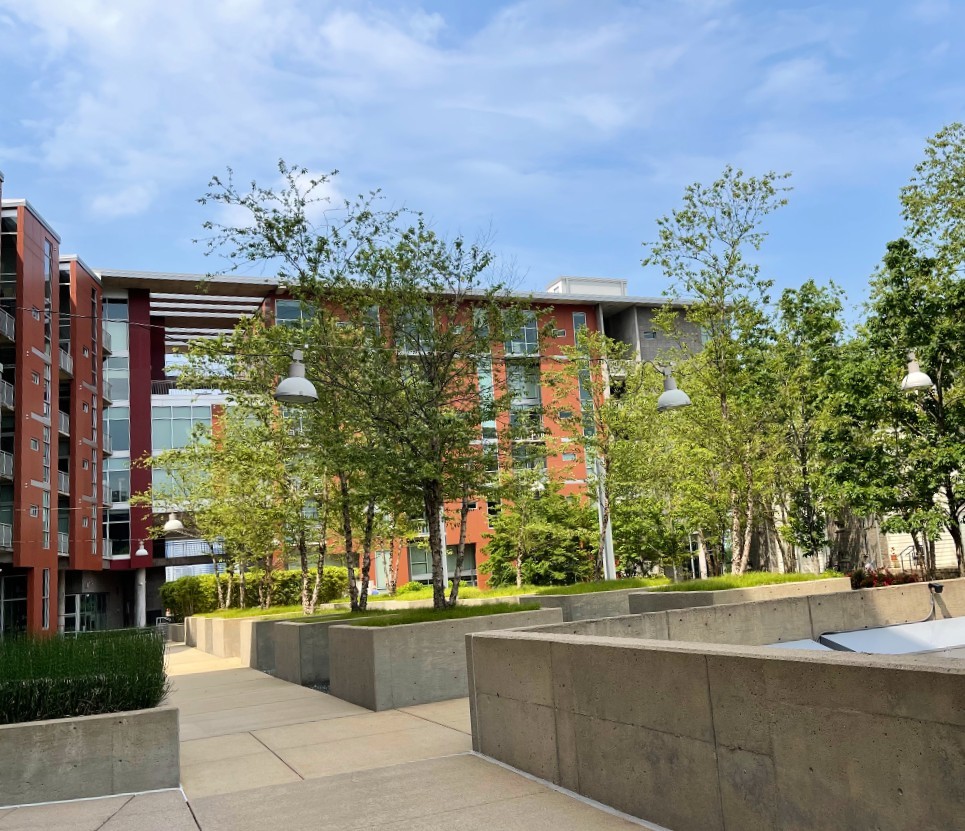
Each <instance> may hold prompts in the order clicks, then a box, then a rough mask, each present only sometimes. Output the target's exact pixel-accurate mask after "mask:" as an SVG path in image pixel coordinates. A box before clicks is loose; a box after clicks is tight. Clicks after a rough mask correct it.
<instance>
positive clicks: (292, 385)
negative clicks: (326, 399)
mask: <svg viewBox="0 0 965 831" xmlns="http://www.w3.org/2000/svg"><path fill="white" fill-rule="evenodd" d="M304 358H305V356H304V354H303V353H302V350H301V349H296V350H295V351H294V352H292V362H291V365H290V366H289V367H288V377H287V378H285V379H283V380H282V381H280V382H279V384H278V386H277V387H275V401H278V402H279V403H281V404H314V403H315V402H316V401H318V393H317V392H316V391H315V385H314V384H313V383H312V382H311V381H309V380H308V379H307V378H306V377H305V364H304Z"/></svg>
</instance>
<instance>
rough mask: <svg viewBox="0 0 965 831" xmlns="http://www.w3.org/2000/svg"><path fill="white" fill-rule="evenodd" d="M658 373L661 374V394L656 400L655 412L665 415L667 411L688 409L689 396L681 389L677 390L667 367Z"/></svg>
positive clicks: (674, 380)
mask: <svg viewBox="0 0 965 831" xmlns="http://www.w3.org/2000/svg"><path fill="white" fill-rule="evenodd" d="M658 369H659V367H658ZM660 371H661V372H662V373H663V392H662V393H661V394H660V397H659V398H658V399H657V412H658V413H665V412H667V410H679V409H680V408H681V407H689V406H690V404H691V401H690V396H689V395H687V393H685V392H684V391H683V390H682V389H678V388H677V380H676V379H675V378H674V377H673V375H672V374H671V372H670V369H669V367H668V368H666V369H661V370H660Z"/></svg>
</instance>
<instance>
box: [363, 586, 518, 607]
mask: <svg viewBox="0 0 965 831" xmlns="http://www.w3.org/2000/svg"><path fill="white" fill-rule="evenodd" d="M536 591H537V589H536V586H523V587H522V588H516V586H503V587H502V588H498V589H485V590H484V589H479V588H476V587H475V586H463V585H460V586H459V599H460V600H475V599H477V598H480V597H516V596H517V595H520V594H535V593H536ZM448 596H449V592H448V591H447V592H446V597H448ZM386 600H432V586H424V587H423V588H421V589H419V590H418V591H412V592H404V593H403V594H377V595H375V596H374V597H372V596H369V603H380V602H384V601H386Z"/></svg>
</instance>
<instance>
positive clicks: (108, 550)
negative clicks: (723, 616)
mask: <svg viewBox="0 0 965 831" xmlns="http://www.w3.org/2000/svg"><path fill="white" fill-rule="evenodd" d="M113 556H114V540H101V557H102V558H103V559H105V560H109V559H111V557H113Z"/></svg>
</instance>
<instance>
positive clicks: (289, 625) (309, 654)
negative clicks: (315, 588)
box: [271, 618, 361, 686]
mask: <svg viewBox="0 0 965 831" xmlns="http://www.w3.org/2000/svg"><path fill="white" fill-rule="evenodd" d="M359 619H361V618H359ZM346 623H347V621H346V620H344V619H343V620H319V621H312V622H311V623H308V622H305V623H301V622H296V621H279V622H278V623H276V624H275V625H274V626H273V627H272V629H271V633H272V636H273V640H274V658H275V667H274V670H275V675H276V676H277V677H278V678H281V679H282V680H283V681H288V682H290V683H292V684H302V685H304V686H312V685H314V684H327V683H328V681H329V629H330V628H331V627H332V626H344V625H346Z"/></svg>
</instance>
